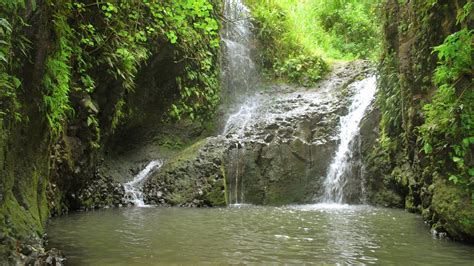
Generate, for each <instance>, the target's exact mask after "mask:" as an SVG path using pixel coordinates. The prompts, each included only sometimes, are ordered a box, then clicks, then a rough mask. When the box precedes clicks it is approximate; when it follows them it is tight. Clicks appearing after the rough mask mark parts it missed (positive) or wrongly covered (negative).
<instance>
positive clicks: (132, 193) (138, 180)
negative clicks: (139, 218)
mask: <svg viewBox="0 0 474 266" xmlns="http://www.w3.org/2000/svg"><path fill="white" fill-rule="evenodd" d="M162 165H163V162H162V161H160V160H153V161H151V162H149V163H148V164H147V165H146V166H145V168H144V169H143V170H141V171H140V172H139V173H138V174H137V175H136V176H135V177H134V178H133V180H132V181H130V182H127V183H125V184H124V186H123V187H124V189H125V199H126V200H127V201H128V202H129V203H132V204H133V205H135V206H137V207H145V206H147V205H146V204H145V202H144V201H143V193H142V185H143V182H144V181H145V179H146V178H147V177H148V176H150V174H151V173H152V172H153V170H156V169H157V168H160V167H161V166H162Z"/></svg>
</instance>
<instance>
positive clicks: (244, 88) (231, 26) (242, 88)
mask: <svg viewBox="0 0 474 266" xmlns="http://www.w3.org/2000/svg"><path fill="white" fill-rule="evenodd" d="M224 16H225V23H224V27H223V29H222V31H221V39H222V42H223V44H224V45H223V47H222V54H223V64H222V65H223V68H222V81H223V84H222V85H223V94H224V96H225V97H224V99H223V100H224V101H225V102H224V104H227V105H232V104H236V103H241V102H242V100H244V101H245V98H246V96H249V95H248V94H249V92H251V91H253V89H254V85H255V83H256V81H257V77H258V71H257V67H256V64H255V62H254V60H253V59H252V48H253V47H254V36H253V34H252V30H251V29H252V23H251V22H250V20H249V18H250V10H249V9H248V8H247V7H246V6H245V5H244V4H243V3H242V1H241V0H225V3H224Z"/></svg>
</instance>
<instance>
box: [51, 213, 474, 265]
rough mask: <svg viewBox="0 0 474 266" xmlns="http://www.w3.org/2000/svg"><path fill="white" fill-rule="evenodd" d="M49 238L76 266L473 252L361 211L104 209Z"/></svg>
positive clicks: (423, 229) (470, 255) (452, 257)
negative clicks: (77, 265)
mask: <svg viewBox="0 0 474 266" xmlns="http://www.w3.org/2000/svg"><path fill="white" fill-rule="evenodd" d="M48 235H49V247H56V248H59V249H62V250H63V251H64V252H65V254H66V255H67V256H68V258H69V260H68V262H69V263H70V264H80V265H84V264H86V265H107V264H121V265H143V264H146V265H156V264H206V263H207V264H242V263H250V264H262V263H263V264H269V263H279V264H283V263H286V264H301V263H315V264H322V263H329V264H334V263H343V264H346V263H349V264H360V263H364V264H372V263H373V264H399V265H417V264H426V265H473V264H474V247H473V246H468V245H463V244H459V243H456V242H452V241H449V240H443V239H436V238H434V237H432V236H431V234H430V233H429V230H428V228H427V226H426V225H425V224H424V223H423V222H422V220H421V218H420V217H418V216H416V215H413V214H409V213H406V212H404V211H402V210H392V209H381V208H374V207H368V206H341V205H329V206H328V205H304V206H294V207H279V208H276V207H243V208H223V209H185V208H126V209H110V210H101V211H94V212H86V213H77V214H72V215H68V216H64V217H60V218H56V219H53V220H52V221H51V222H50V224H49V227H48Z"/></svg>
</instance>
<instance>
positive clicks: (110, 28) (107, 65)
mask: <svg viewBox="0 0 474 266" xmlns="http://www.w3.org/2000/svg"><path fill="white" fill-rule="evenodd" d="M2 5H3V6H2V10H1V11H0V85H1V86H0V87H1V91H0V108H1V109H0V117H3V116H5V115H7V116H8V117H12V116H15V115H16V114H18V115H17V117H18V118H19V117H20V116H19V113H16V112H17V110H18V109H19V107H20V103H19V101H18V100H17V96H18V95H19V93H20V89H21V84H22V82H21V80H20V78H17V77H16V76H15V74H14V73H21V71H22V70H21V69H22V64H23V63H24V62H26V61H28V60H29V61H31V62H33V61H34V58H28V56H29V53H28V48H29V47H28V41H27V40H26V38H24V37H22V36H23V35H22V33H25V32H27V31H26V30H25V29H27V28H28V27H30V25H27V24H26V23H24V22H23V20H22V15H23V14H24V13H25V12H24V11H25V9H26V8H27V6H26V5H25V3H24V1H20V0H8V1H4V3H2ZM3 7H5V8H3ZM31 7H32V8H33V9H36V8H37V6H36V1H32V2H30V3H29V5H28V8H31ZM41 7H42V9H41V10H40V11H41V12H43V13H44V15H46V14H47V13H48V12H49V11H48V12H45V10H50V13H51V14H52V17H51V20H50V21H51V22H52V23H51V25H52V29H44V30H45V31H46V30H51V32H52V34H51V37H50V38H51V44H50V45H49V48H48V54H47V59H46V63H45V71H44V76H43V77H42V83H41V84H40V86H41V88H39V90H41V93H42V96H43V105H42V106H41V110H42V111H43V113H44V117H45V118H46V120H47V121H48V123H49V126H50V129H51V132H52V133H53V134H54V135H58V134H59V133H60V132H61V131H63V126H64V125H65V122H66V120H68V119H75V118H80V119H87V126H88V127H89V128H90V129H91V130H92V131H93V132H99V131H100V127H103V126H104V125H102V124H101V123H102V122H103V121H101V120H100V119H99V118H100V116H97V115H96V114H94V115H82V114H78V113H77V111H80V110H81V109H80V108H78V106H77V105H78V100H77V98H76V100H74V97H78V96H79V97H84V98H90V99H97V98H98V97H108V99H107V100H106V102H107V106H109V105H110V106H112V108H111V110H109V109H110V108H109V107H107V108H108V109H107V112H111V116H110V118H109V121H110V127H111V129H112V130H113V129H115V128H116V127H117V126H118V125H119V124H120V123H122V122H123V121H125V120H126V118H127V115H128V114H129V113H128V111H129V110H127V103H126V96H127V94H129V93H133V91H134V89H135V82H136V78H135V76H136V74H137V72H138V71H139V68H140V66H141V65H142V64H143V63H144V62H146V60H147V59H148V58H149V56H150V55H151V54H154V53H159V51H160V49H162V48H163V46H165V45H166V46H169V45H172V46H173V51H174V60H175V61H176V63H179V64H180V65H182V67H183V69H184V70H183V71H182V74H181V76H179V77H178V79H177V80H178V82H177V83H178V86H179V92H178V93H179V95H178V96H179V97H177V101H176V102H175V103H174V106H176V107H177V108H178V115H175V117H176V118H181V117H190V118H192V119H204V118H207V117H209V116H210V115H212V113H213V110H214V109H215V107H216V105H217V104H218V102H219V97H218V95H219V82H218V60H217V55H218V51H219V42H220V39H219V34H218V30H219V23H218V21H217V20H216V19H215V18H216V17H217V13H216V12H217V11H216V10H218V8H217V9H216V7H217V2H216V1H212V0H197V1H191V0H179V1H151V0H140V1H128V0H117V1H111V0H110V1H97V2H90V1H59V0H48V1H44V2H42V3H41ZM32 26H35V25H32ZM166 43H167V44H166ZM35 45H36V44H35ZM13 48H15V49H13ZM19 52H21V53H22V55H23V57H19V56H18V53H19ZM111 84H114V85H112V86H111V87H110V88H108V89H109V91H108V92H107V93H106V95H104V89H105V88H107V87H108V86H110V85H111ZM36 85H37V84H35V86H36ZM99 88H100V90H99V91H98V89H99ZM99 94H100V95H99ZM169 97H170V98H173V96H172V95H169ZM175 98H176V97H175ZM102 107H103V106H96V109H97V110H96V111H97V112H98V111H100V110H98V109H100V108H102ZM82 111H83V110H82ZM75 113H76V114H75ZM74 114H75V117H72V115H74ZM68 115H70V116H69V117H68ZM85 122H86V121H84V123H85ZM93 135H95V133H93ZM98 139H99V137H96V141H95V142H94V143H96V144H97V141H98Z"/></svg>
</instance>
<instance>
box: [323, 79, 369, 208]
mask: <svg viewBox="0 0 474 266" xmlns="http://www.w3.org/2000/svg"><path fill="white" fill-rule="evenodd" d="M352 86H354V89H355V90H356V93H355V95H354V96H353V98H352V104H351V106H350V107H349V113H348V114H347V115H346V116H344V117H341V118H340V125H339V126H340V130H339V137H338V139H339V140H340V143H339V146H338V147H337V151H336V154H335V156H334V158H333V159H332V162H331V165H330V166H329V170H328V172H327V175H326V179H325V181H324V195H323V202H326V203H330V202H333V203H343V201H344V191H343V188H344V184H345V183H346V181H347V178H349V176H348V175H347V169H348V168H349V167H350V164H351V159H352V158H351V157H352V156H351V155H352V150H351V147H352V145H351V144H352V142H353V141H354V139H355V137H356V136H357V135H358V133H359V124H360V121H361V120H362V118H363V117H364V114H365V111H366V109H367V107H368V106H369V105H370V103H371V102H372V100H373V98H374V95H375V90H376V78H375V76H372V77H369V78H367V79H364V80H362V81H358V82H356V83H354V84H353V85H352Z"/></svg>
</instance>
